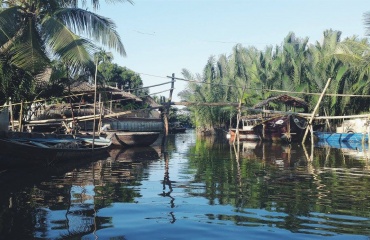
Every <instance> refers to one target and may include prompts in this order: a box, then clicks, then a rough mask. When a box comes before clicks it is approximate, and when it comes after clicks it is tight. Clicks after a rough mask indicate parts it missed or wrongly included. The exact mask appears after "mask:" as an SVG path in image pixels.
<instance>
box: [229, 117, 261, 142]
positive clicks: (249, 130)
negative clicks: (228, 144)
mask: <svg viewBox="0 0 370 240" xmlns="http://www.w3.org/2000/svg"><path fill="white" fill-rule="evenodd" d="M260 122H261V120H259V119H248V118H243V119H241V123H242V127H241V128H240V129H236V128H230V129H229V134H228V137H229V138H230V140H233V139H234V138H235V136H236V132H237V130H238V132H239V139H240V140H252V141H254V140H259V139H260V137H259V136H258V135H257V134H256V133H255V132H254V130H253V127H254V126H255V125H257V124H258V123H260Z"/></svg>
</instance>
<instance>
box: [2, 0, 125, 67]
mask: <svg viewBox="0 0 370 240" xmlns="http://www.w3.org/2000/svg"><path fill="white" fill-rule="evenodd" d="M121 1H122V0H121ZM110 2H112V1H110ZM113 2H114V1H113ZM116 2H119V0H117V1H116ZM128 2H131V1H128ZM78 3H79V1H78V0H45V1H35V0H10V1H2V6H1V9H0V54H1V55H6V56H9V57H10V62H11V64H12V65H14V66H16V67H18V68H20V69H24V70H26V71H30V72H31V73H33V74H37V73H39V72H41V71H43V70H44V69H45V67H46V66H48V65H49V64H50V61H51V60H55V59H56V60H60V61H62V62H64V63H65V64H67V65H68V66H69V68H70V69H71V70H72V71H73V72H76V71H79V70H80V69H82V68H83V67H84V66H86V65H89V64H90V66H93V65H92V62H91V53H92V52H95V51H96V49H97V48H96V45H95V44H94V43H93V42H92V41H90V40H89V39H92V40H93V41H95V42H98V43H100V44H102V45H104V46H108V47H109V48H112V49H114V50H116V51H117V52H118V53H119V54H121V55H122V56H125V54H126V53H125V49H124V46H123V44H122V42H121V39H120V37H119V35H118V33H117V32H116V30H115V29H116V26H115V24H114V23H113V22H112V21H111V20H110V19H108V18H105V17H103V16H100V15H98V14H96V13H94V12H90V11H87V10H85V9H82V8H79V7H78ZM82 4H86V1H85V0H83V1H82ZM92 4H93V5H94V8H97V7H98V6H99V1H98V0H92ZM82 36H85V37H86V38H84V37H82Z"/></svg>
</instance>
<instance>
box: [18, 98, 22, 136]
mask: <svg viewBox="0 0 370 240" xmlns="http://www.w3.org/2000/svg"><path fill="white" fill-rule="evenodd" d="M22 118H23V101H21V110H20V111H19V124H18V128H19V129H18V131H19V132H23V129H22Z"/></svg>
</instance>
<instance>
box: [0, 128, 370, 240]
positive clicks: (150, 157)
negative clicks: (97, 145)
mask: <svg viewBox="0 0 370 240" xmlns="http://www.w3.org/2000/svg"><path fill="white" fill-rule="evenodd" d="M368 156H370V155H369V153H368V150H367V147H366V146H355V147H353V146H347V145H346V146H342V148H341V149H340V148H338V146H331V147H330V146H327V145H325V144H324V145H320V146H318V147H315V148H313V149H311V147H310V146H306V147H303V146H301V145H299V144H295V145H280V144H272V143H264V144H262V143H254V142H243V143H240V144H235V145H233V144H229V142H228V141H227V140H226V139H215V138H197V137H196V136H195V134H194V132H193V131H188V132H187V133H185V134H177V135H170V136H169V139H168V144H167V151H166V152H165V153H163V154H161V150H160V148H159V147H156V146H154V147H147V148H139V149H137V148H132V149H127V150H121V149H113V150H111V152H110V155H109V156H107V158H106V159H102V160H94V161H93V160H91V161H84V162H75V163H74V164H69V165H58V166H53V167H47V168H41V167H37V168H25V169H1V170H0V186H1V195H0V204H1V205H0V206H1V208H0V239H120V240H121V239H122V240H123V239H127V240H133V239H369V238H370V201H369V198H370V197H369V196H370V194H369V193H370V169H369V165H370V163H369V160H368Z"/></svg>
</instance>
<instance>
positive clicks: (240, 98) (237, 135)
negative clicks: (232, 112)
mask: <svg viewBox="0 0 370 240" xmlns="http://www.w3.org/2000/svg"><path fill="white" fill-rule="evenodd" d="M245 89H246V87H243V90H242V94H241V96H240V97H239V105H238V115H237V116H236V129H235V137H234V141H233V143H235V138H238V145H239V142H240V141H239V140H240V136H239V135H240V134H239V122H240V117H241V106H242V99H243V95H244V91H245Z"/></svg>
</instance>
